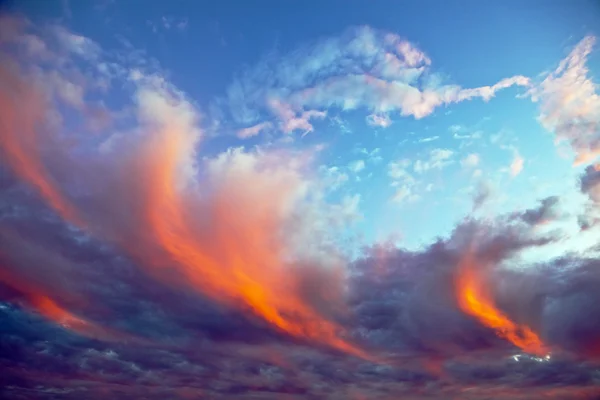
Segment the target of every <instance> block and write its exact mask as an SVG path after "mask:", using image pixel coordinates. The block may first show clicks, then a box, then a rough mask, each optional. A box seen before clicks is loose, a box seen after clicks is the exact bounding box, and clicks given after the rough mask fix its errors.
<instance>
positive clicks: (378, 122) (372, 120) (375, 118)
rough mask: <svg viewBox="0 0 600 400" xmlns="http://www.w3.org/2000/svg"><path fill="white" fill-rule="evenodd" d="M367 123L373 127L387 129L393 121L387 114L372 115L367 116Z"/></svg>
mask: <svg viewBox="0 0 600 400" xmlns="http://www.w3.org/2000/svg"><path fill="white" fill-rule="evenodd" d="M367 123H368V124H369V125H371V126H379V127H382V128H387V127H388V126H390V125H391V124H392V120H391V119H390V117H389V115H387V114H371V115H368V116H367Z"/></svg>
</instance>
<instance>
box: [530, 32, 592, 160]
mask: <svg viewBox="0 0 600 400" xmlns="http://www.w3.org/2000/svg"><path fill="white" fill-rule="evenodd" d="M595 41H596V39H595V37H593V36H587V37H585V38H584V39H583V40H582V41H581V42H579V43H578V44H577V46H575V48H574V49H573V50H572V51H571V53H570V54H569V55H568V56H567V57H566V58H565V59H564V60H562V61H561V62H560V64H559V65H558V67H557V68H556V70H555V71H554V72H552V73H550V74H549V75H548V76H547V77H546V78H545V79H544V80H543V81H542V82H541V83H539V84H537V85H535V86H534V87H533V88H532V89H531V90H530V91H529V92H528V93H529V95H530V96H531V99H532V100H533V101H535V102H539V104H540V111H541V114H540V116H539V120H540V122H541V123H542V125H543V126H544V127H545V128H546V129H548V130H550V131H552V132H554V134H555V135H556V140H557V141H558V142H560V141H563V140H564V141H567V142H568V143H569V144H570V145H571V147H572V149H573V151H574V152H575V155H576V157H575V163H576V164H585V163H589V162H591V161H593V160H594V159H595V158H596V157H597V156H598V154H600V95H599V94H598V93H597V85H596V83H594V82H593V81H592V80H591V78H590V77H589V70H588V68H587V66H586V62H587V57H588V55H589V54H590V53H591V52H592V48H593V46H594V43H595Z"/></svg>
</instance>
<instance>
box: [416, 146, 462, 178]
mask: <svg viewBox="0 0 600 400" xmlns="http://www.w3.org/2000/svg"><path fill="white" fill-rule="evenodd" d="M453 156H454V152H453V151H452V150H450V149H433V150H431V152H430V153H429V158H428V159H426V160H417V161H415V163H414V165H413V169H414V171H415V172H417V173H419V174H422V173H424V172H427V171H429V170H432V169H442V168H444V167H445V166H447V165H450V164H452V162H453V160H452V157H453Z"/></svg>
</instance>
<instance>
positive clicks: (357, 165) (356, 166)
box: [348, 160, 365, 174]
mask: <svg viewBox="0 0 600 400" xmlns="http://www.w3.org/2000/svg"><path fill="white" fill-rule="evenodd" d="M348 168H349V169H350V171H352V172H354V173H355V174H356V173H359V172H360V171H362V170H363V169H365V162H364V160H355V161H352V162H351V163H350V164H348Z"/></svg>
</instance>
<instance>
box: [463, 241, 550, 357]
mask: <svg viewBox="0 0 600 400" xmlns="http://www.w3.org/2000/svg"><path fill="white" fill-rule="evenodd" d="M477 268H478V263H477V260H476V258H475V255H474V254H473V252H472V250H469V251H468V252H467V253H466V254H465V255H464V256H463V258H462V260H461V262H460V264H459V271H458V277H457V279H456V296H457V298H458V304H459V306H460V308H461V309H462V310H463V311H464V312H465V313H467V314H469V315H472V316H473V317H475V318H477V320H478V321H479V322H481V323H482V324H483V325H485V326H487V327H489V328H491V329H493V330H494V331H495V332H496V334H497V335H498V336H500V337H501V338H503V339H506V340H508V341H510V342H511V343H512V344H514V345H515V346H517V347H519V348H521V349H523V350H524V351H526V352H528V353H531V354H535V355H540V356H541V355H546V354H547V353H548V349H547V348H546V346H545V345H544V343H543V342H542V340H541V339H540V338H539V337H538V336H537V334H536V333H535V332H533V331H532V330H531V329H530V328H529V327H527V326H522V325H518V324H516V323H515V322H513V321H511V319H510V318H509V317H508V316H507V315H505V314H504V313H503V312H502V311H500V310H499V309H498V308H497V307H496V306H495V304H494V300H493V298H492V296H491V291H490V288H489V287H488V286H487V283H486V282H485V280H484V279H483V277H482V276H481V272H480V271H477Z"/></svg>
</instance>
